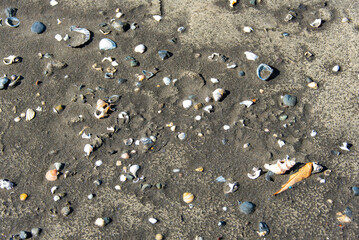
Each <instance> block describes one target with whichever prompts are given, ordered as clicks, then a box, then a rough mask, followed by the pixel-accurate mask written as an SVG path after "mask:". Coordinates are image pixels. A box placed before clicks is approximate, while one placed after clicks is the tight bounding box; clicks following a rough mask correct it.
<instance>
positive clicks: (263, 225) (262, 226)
mask: <svg viewBox="0 0 359 240" xmlns="http://www.w3.org/2000/svg"><path fill="white" fill-rule="evenodd" d="M257 233H258V235H259V236H260V237H264V236H265V235H267V234H268V233H269V227H268V225H267V224H266V223H265V222H260V223H259V231H258V232H257Z"/></svg>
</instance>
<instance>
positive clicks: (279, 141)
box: [278, 139, 285, 148]
mask: <svg viewBox="0 0 359 240" xmlns="http://www.w3.org/2000/svg"><path fill="white" fill-rule="evenodd" d="M278 145H279V147H280V148H281V147H283V146H284V145H285V142H284V141H283V140H280V139H278Z"/></svg>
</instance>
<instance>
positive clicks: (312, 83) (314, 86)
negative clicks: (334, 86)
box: [308, 82, 318, 89]
mask: <svg viewBox="0 0 359 240" xmlns="http://www.w3.org/2000/svg"><path fill="white" fill-rule="evenodd" d="M308 87H310V88H313V89H318V83H316V82H310V83H308Z"/></svg>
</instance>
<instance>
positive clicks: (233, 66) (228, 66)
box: [227, 63, 237, 69]
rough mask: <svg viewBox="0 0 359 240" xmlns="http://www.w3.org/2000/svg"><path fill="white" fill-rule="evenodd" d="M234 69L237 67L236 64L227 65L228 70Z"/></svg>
mask: <svg viewBox="0 0 359 240" xmlns="http://www.w3.org/2000/svg"><path fill="white" fill-rule="evenodd" d="M236 67H237V64H235V63H227V68H229V69H233V68H236Z"/></svg>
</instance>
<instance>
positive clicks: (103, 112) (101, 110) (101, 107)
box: [95, 99, 111, 119]
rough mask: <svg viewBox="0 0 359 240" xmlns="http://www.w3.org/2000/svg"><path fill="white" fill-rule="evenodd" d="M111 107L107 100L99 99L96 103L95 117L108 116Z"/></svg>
mask: <svg viewBox="0 0 359 240" xmlns="http://www.w3.org/2000/svg"><path fill="white" fill-rule="evenodd" d="M110 109H111V107H110V104H109V103H107V102H106V101H104V100H102V99H99V100H97V103H96V111H95V117H96V118H98V119H101V118H105V117H107V116H108V114H109V111H110Z"/></svg>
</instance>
